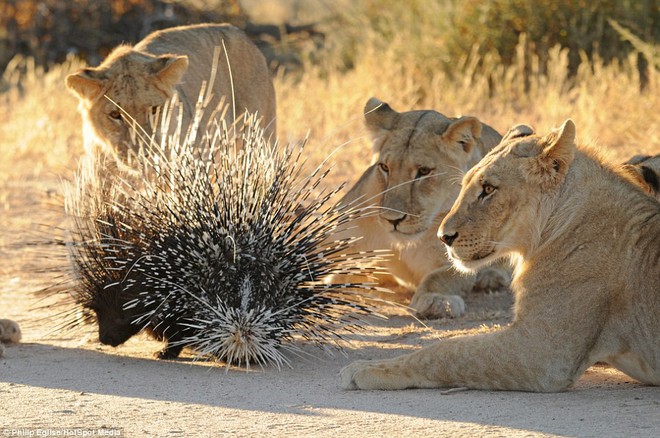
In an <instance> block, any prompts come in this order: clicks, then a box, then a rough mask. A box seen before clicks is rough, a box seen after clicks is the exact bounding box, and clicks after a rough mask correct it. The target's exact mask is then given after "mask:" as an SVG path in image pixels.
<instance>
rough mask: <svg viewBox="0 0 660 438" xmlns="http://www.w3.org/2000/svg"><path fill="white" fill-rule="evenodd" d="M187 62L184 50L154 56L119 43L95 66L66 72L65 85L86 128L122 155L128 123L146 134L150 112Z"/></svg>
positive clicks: (130, 133) (169, 91)
mask: <svg viewBox="0 0 660 438" xmlns="http://www.w3.org/2000/svg"><path fill="white" fill-rule="evenodd" d="M187 67H188V59H187V58H186V57H185V56H174V55H163V56H159V57H156V56H151V55H147V54H143V53H140V52H136V51H133V50H130V49H129V48H127V47H120V48H118V49H116V50H115V52H113V53H112V54H110V56H109V57H108V59H107V60H106V61H104V62H103V64H101V65H100V66H99V67H97V68H88V69H85V70H82V71H80V72H78V73H75V74H72V75H69V76H68V77H67V79H66V85H67V87H68V88H69V89H70V90H71V91H72V92H73V93H74V94H76V95H77V96H78V98H79V100H80V110H81V112H82V113H83V118H85V119H86V125H87V129H90V128H91V129H93V131H94V135H95V136H96V137H97V138H98V139H100V140H101V142H102V143H104V144H105V145H108V146H110V147H111V148H112V150H114V152H116V153H117V154H119V155H120V156H125V154H126V153H127V152H128V150H130V149H131V148H132V145H133V144H134V142H133V141H132V140H131V138H132V136H133V123H134V122H135V123H137V125H139V126H141V127H142V128H143V129H144V130H145V131H146V133H147V134H148V135H150V134H151V131H150V123H149V118H150V116H151V115H152V114H155V113H156V112H157V111H158V109H159V108H160V107H161V106H162V105H163V104H164V103H165V102H166V101H167V99H169V98H170V97H171V96H172V95H173V93H174V87H175V86H176V84H177V83H178V82H179V81H180V80H181V77H182V76H183V74H184V73H185V71H186V69H187ZM132 119H134V121H133V120H132ZM138 129H139V128H138Z"/></svg>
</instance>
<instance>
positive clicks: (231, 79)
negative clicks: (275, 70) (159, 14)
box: [66, 24, 276, 158]
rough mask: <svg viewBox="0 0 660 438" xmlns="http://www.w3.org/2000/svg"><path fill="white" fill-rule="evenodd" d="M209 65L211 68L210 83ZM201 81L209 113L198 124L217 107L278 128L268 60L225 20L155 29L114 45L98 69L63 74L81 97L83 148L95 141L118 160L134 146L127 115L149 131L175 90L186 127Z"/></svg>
mask: <svg viewBox="0 0 660 438" xmlns="http://www.w3.org/2000/svg"><path fill="white" fill-rule="evenodd" d="M216 55H217V56H216ZM214 64H215V65H216V66H217V71H216V72H215V77H214V80H213V81H212V83H211V85H210V87H211V88H208V84H209V82H211V79H212V77H213V72H212V70H213V66H214ZM204 82H206V85H207V89H206V90H205V93H204V96H206V102H205V103H206V108H207V110H205V111H204V112H203V116H202V117H201V119H200V126H202V127H204V126H206V124H207V122H208V121H209V120H211V119H212V118H217V116H218V115H221V116H222V115H223V111H224V115H223V117H222V118H223V119H224V120H225V121H226V122H227V123H228V124H231V123H232V122H233V121H234V115H235V116H236V119H240V117H241V116H242V114H243V113H244V112H245V111H246V110H247V111H249V112H250V113H258V116H259V117H260V118H261V122H262V126H263V127H264V128H266V133H267V135H270V134H275V133H276V125H275V115H276V114H275V91H274V88H273V83H272V79H271V75H270V72H269V70H268V66H267V64H266V60H265V58H264V56H263V55H262V53H261V52H260V51H259V49H257V47H256V46H255V45H254V44H253V43H252V42H251V41H250V40H249V39H248V38H247V36H246V35H245V34H244V33H243V32H242V31H241V30H239V29H238V28H236V27H234V26H231V25H228V24H199V25H192V26H180V27H174V28H170V29H165V30H161V31H157V32H154V33H152V34H150V35H149V36H147V37H146V38H145V39H144V40H142V41H140V42H139V43H138V44H136V45H135V46H133V47H131V46H128V45H122V46H119V47H117V48H116V49H115V50H113V51H112V53H110V55H108V57H107V59H105V60H104V61H103V63H102V64H101V65H99V66H98V67H94V68H88V69H84V70H82V71H80V72H77V73H74V74H71V75H69V76H68V77H67V78H66V85H67V87H68V88H69V90H71V92H72V93H74V94H75V95H76V96H77V97H78V99H79V102H80V105H79V110H80V112H81V114H82V117H83V134H84V137H85V146H86V148H87V149H94V148H95V147H96V146H99V145H100V146H102V147H103V149H104V151H105V152H112V153H115V154H117V155H119V156H120V157H122V158H125V156H126V154H128V152H129V151H130V150H132V149H133V148H134V145H135V144H137V142H135V141H132V140H131V136H132V135H133V134H132V131H133V126H132V121H131V119H130V117H129V115H130V116H131V117H132V118H134V119H135V121H136V122H137V124H139V125H140V126H141V127H142V128H144V129H145V130H146V131H147V132H148V133H150V132H151V131H150V129H149V127H150V120H149V119H150V117H151V116H152V114H158V113H159V110H161V109H162V106H163V104H165V102H166V101H167V100H168V99H169V98H171V97H172V96H173V95H174V93H175V92H176V93H177V94H178V100H179V102H180V103H181V109H182V112H181V117H182V125H183V127H184V130H185V129H186V128H187V126H188V125H189V124H190V122H191V120H193V119H194V118H195V111H196V104H197V101H198V99H199V96H200V92H201V91H202V87H203V84H204ZM106 97H107V98H106ZM108 98H109V99H108ZM117 105H119V107H121V110H120V109H119V108H118V107H117ZM174 117H175V118H176V117H177V115H175V116H174ZM176 123H177V122H176V121H173V122H172V127H173V129H174V128H175V126H174V125H175V124H176ZM203 132H204V130H203V129H201V130H200V135H201V134H203Z"/></svg>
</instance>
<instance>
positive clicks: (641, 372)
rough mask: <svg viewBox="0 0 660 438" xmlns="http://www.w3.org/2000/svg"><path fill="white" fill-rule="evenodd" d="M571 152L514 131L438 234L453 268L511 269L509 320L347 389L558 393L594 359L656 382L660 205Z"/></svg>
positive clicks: (354, 373)
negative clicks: (510, 263) (502, 265)
mask: <svg viewBox="0 0 660 438" xmlns="http://www.w3.org/2000/svg"><path fill="white" fill-rule="evenodd" d="M618 167H619V166H615V165H611V164H608V163H605V162H603V161H602V160H601V159H600V158H598V157H597V156H596V154H595V152H593V151H592V150H589V149H587V148H582V147H576V145H575V125H574V124H573V122H572V121H571V120H567V121H566V122H565V123H564V124H563V125H562V126H561V128H559V129H558V130H556V131H553V132H550V133H549V134H547V135H544V136H540V135H535V134H534V133H533V131H532V129H531V128H529V127H528V126H524V125H521V126H518V127H516V128H514V129H512V130H511V131H509V133H508V134H507V135H505V137H504V138H503V140H502V143H501V144H500V145H499V146H498V147H497V148H495V149H494V150H493V151H492V152H491V153H489V154H488V155H487V156H486V157H485V158H484V159H483V160H481V162H480V163H479V164H477V165H476V166H475V167H474V168H473V169H472V170H470V171H469V172H468V173H467V174H466V175H465V177H464V178H463V186H462V189H461V193H460V195H459V196H458V199H457V200H456V203H455V204H454V206H453V207H452V209H451V211H450V212H449V214H448V215H447V216H446V217H445V219H444V221H443V222H442V225H441V226H440V229H439V231H438V235H439V236H441V238H442V240H443V241H444V242H445V244H446V245H447V246H448V248H449V253H450V257H451V258H452V260H453V262H454V264H455V265H456V266H458V267H459V268H461V269H464V270H474V269H477V268H479V267H480V266H483V265H484V264H487V263H490V262H492V261H494V260H497V259H500V258H502V257H505V256H507V257H510V258H511V259H512V260H514V261H515V262H516V263H517V267H516V269H515V271H514V279H513V282H512V290H513V293H514V297H515V308H514V313H515V316H514V320H513V322H512V323H511V325H510V326H508V327H507V328H504V329H502V330H499V331H497V332H493V333H488V334H482V335H475V336H464V337H456V338H451V339H447V340H443V341H441V342H438V343H437V344H435V345H431V346H428V347H426V348H423V349H421V350H418V351H416V352H414V353H411V354H407V355H403V356H400V357H397V358H394V359H390V360H382V361H371V362H370V361H358V362H354V363H353V364H351V365H349V366H347V367H345V368H344V369H343V370H342V371H341V382H342V386H343V387H344V388H347V389H355V388H360V389H404V388H432V387H451V386H458V387H463V386H467V387H469V388H481V389H503V390H521V391H561V390H564V389H566V388H568V387H569V386H570V385H571V384H573V383H574V382H575V381H576V380H577V379H578V378H579V377H580V375H581V374H582V373H583V372H584V370H585V369H587V367H589V366H590V365H592V364H594V363H595V362H598V361H602V362H607V363H608V364H610V365H612V366H614V367H616V368H618V369H619V370H621V371H623V372H624V373H626V374H628V375H629V376H631V377H633V378H634V379H637V380H639V381H640V382H643V383H647V384H652V385H660V343H659V342H658V339H660V318H659V317H658V315H660V203H658V202H656V201H655V200H654V199H653V198H651V197H650V196H647V195H646V194H645V193H644V192H643V191H642V190H641V189H640V188H639V187H637V186H635V185H633V184H630V183H629V182H628V180H627V179H626V177H625V176H624V175H622V174H621V171H620V170H618Z"/></svg>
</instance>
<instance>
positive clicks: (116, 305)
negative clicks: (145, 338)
mask: <svg viewBox="0 0 660 438" xmlns="http://www.w3.org/2000/svg"><path fill="white" fill-rule="evenodd" d="M97 289H99V290H98V291H97V293H96V294H95V295H94V297H93V299H92V302H91V303H89V305H88V306H87V307H88V308H89V309H90V310H92V311H93V312H94V313H95V314H96V321H97V324H98V327H99V341H101V343H102V344H105V345H111V346H113V347H116V346H118V345H121V344H123V343H124V342H126V341H127V340H128V339H129V338H131V337H132V336H134V335H136V334H137V333H138V332H139V331H140V330H141V329H142V327H143V326H142V325H140V324H138V323H136V322H135V320H136V318H137V316H138V315H139V314H141V313H142V312H143V309H139V308H138V307H133V308H131V309H124V306H125V304H126V302H128V297H127V296H126V294H125V292H124V291H123V290H122V286H121V283H115V284H113V285H109V286H106V285H98V286H97Z"/></svg>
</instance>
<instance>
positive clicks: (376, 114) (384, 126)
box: [364, 97, 399, 134]
mask: <svg viewBox="0 0 660 438" xmlns="http://www.w3.org/2000/svg"><path fill="white" fill-rule="evenodd" d="M398 115H399V113H398V112H396V111H394V110H393V109H392V108H391V107H390V106H389V105H388V104H387V103H385V102H382V101H381V100H379V99H377V98H375V97H372V98H371V99H369V100H368V101H367V104H366V105H365V106H364V120H365V122H366V123H367V128H369V130H370V131H371V132H372V133H373V134H377V133H379V132H380V131H382V130H389V129H392V127H393V126H394V123H395V121H396V118H397V116H398Z"/></svg>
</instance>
